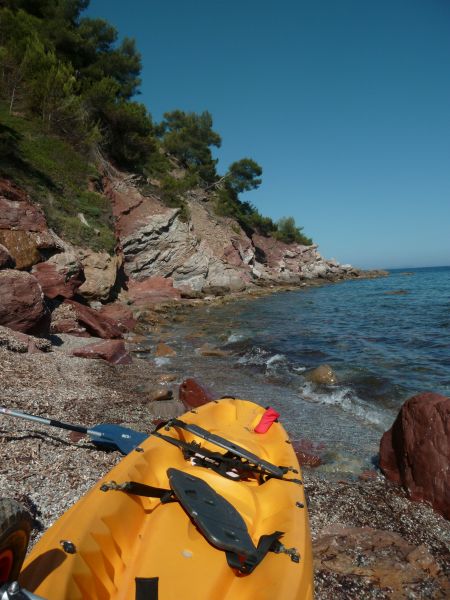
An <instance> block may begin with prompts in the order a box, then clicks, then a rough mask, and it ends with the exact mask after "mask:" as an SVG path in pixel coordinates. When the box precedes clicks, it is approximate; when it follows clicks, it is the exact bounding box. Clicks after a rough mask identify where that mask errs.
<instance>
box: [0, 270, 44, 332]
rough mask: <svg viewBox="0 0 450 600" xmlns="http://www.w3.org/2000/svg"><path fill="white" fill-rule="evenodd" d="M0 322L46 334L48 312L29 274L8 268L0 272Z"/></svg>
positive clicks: (33, 278)
mask: <svg viewBox="0 0 450 600" xmlns="http://www.w3.org/2000/svg"><path fill="white" fill-rule="evenodd" d="M0 325H6V327H9V328H11V329H14V330H16V331H23V332H28V333H34V334H36V335H40V334H42V335H45V334H47V333H48V331H49V325H50V315H49V312H48V310H47V307H46V306H45V303H44V295H43V293H42V289H41V286H40V285H39V283H38V281H37V279H36V278H35V277H33V275H30V274H29V273H24V272H21V271H16V270H11V269H5V270H3V271H0Z"/></svg>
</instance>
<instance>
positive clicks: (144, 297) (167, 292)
mask: <svg viewBox="0 0 450 600" xmlns="http://www.w3.org/2000/svg"><path fill="white" fill-rule="evenodd" d="M128 296H129V299H130V301H131V302H132V303H133V304H134V305H136V306H145V305H147V304H156V303H159V302H169V301H171V300H180V299H181V294H180V291H179V290H177V289H175V288H174V287H173V280H172V279H171V278H170V277H167V278H166V277H148V278H147V279H143V280H142V281H137V280H135V279H130V280H129V282H128Z"/></svg>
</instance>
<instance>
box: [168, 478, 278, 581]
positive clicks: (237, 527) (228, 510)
mask: <svg viewBox="0 0 450 600" xmlns="http://www.w3.org/2000/svg"><path fill="white" fill-rule="evenodd" d="M167 475H168V477H169V483H170V487H171V488H172V490H173V493H174V494H175V496H176V498H177V500H178V501H179V503H180V504H181V506H182V507H183V508H184V510H185V511H186V512H187V513H188V515H189V516H190V518H191V519H192V521H193V522H194V523H195V525H196V526H197V527H198V529H199V530H200V531H201V533H202V534H203V535H204V536H205V538H206V539H207V540H208V542H209V543H210V544H212V545H213V546H215V547H216V548H218V549H219V550H223V551H224V552H225V554H226V558H227V562H228V564H229V565H230V566H231V567H233V568H234V569H237V570H238V571H239V572H240V573H242V574H246V575H248V574H250V573H251V572H252V571H253V570H254V569H255V568H256V567H257V566H258V565H259V564H260V563H261V561H262V560H263V559H264V557H265V556H266V555H267V553H268V552H269V551H271V550H274V551H275V552H280V547H282V545H281V544H280V543H279V539H280V537H281V536H282V535H283V532H281V531H274V532H273V533H271V534H269V535H263V536H261V538H260V540H259V542H258V546H257V547H255V545H254V544H253V541H252V539H251V537H250V534H249V532H248V529H247V525H246V524H245V521H244V519H243V518H242V516H241V515H240V514H239V512H238V511H237V510H236V508H234V506H233V505H232V504H230V502H228V500H226V499H225V498H224V497H223V496H221V495H220V494H218V493H217V492H216V491H215V490H214V489H213V488H212V487H211V486H210V485H208V484H207V483H206V481H203V479H200V478H198V477H194V476H193V475H190V474H188V473H185V472H184V471H180V470H179V469H168V470H167Z"/></svg>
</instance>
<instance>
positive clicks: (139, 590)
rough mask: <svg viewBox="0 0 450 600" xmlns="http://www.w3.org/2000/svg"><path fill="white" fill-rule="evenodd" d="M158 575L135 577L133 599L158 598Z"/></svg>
mask: <svg viewBox="0 0 450 600" xmlns="http://www.w3.org/2000/svg"><path fill="white" fill-rule="evenodd" d="M158 579H159V578H158V577H136V579H135V583H136V596H135V600H158Z"/></svg>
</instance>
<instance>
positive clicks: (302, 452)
mask: <svg viewBox="0 0 450 600" xmlns="http://www.w3.org/2000/svg"><path fill="white" fill-rule="evenodd" d="M292 447H293V449H294V452H295V455H296V456H297V460H298V462H299V463H300V466H307V467H319V466H320V465H321V464H323V460H322V453H323V450H324V445H323V444H315V443H314V442H311V441H310V440H306V439H302V440H294V441H293V442H292Z"/></svg>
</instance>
